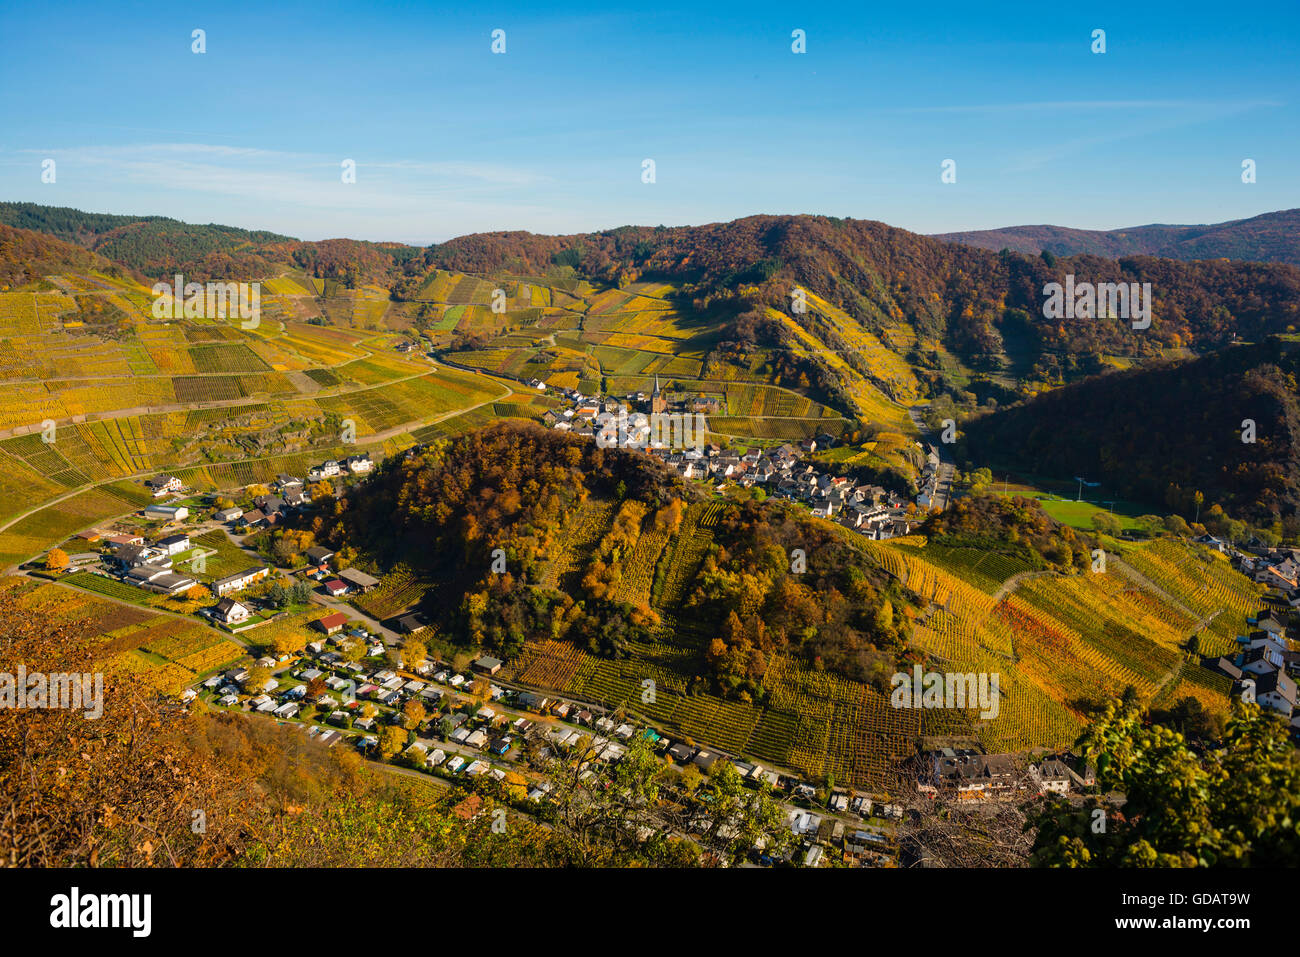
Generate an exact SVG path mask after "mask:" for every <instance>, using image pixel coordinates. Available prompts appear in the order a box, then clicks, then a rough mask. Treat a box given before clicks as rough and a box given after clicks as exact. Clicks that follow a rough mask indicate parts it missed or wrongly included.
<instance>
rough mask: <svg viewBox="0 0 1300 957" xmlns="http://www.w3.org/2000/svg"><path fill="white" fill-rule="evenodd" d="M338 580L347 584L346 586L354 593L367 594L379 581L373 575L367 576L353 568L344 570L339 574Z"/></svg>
mask: <svg viewBox="0 0 1300 957" xmlns="http://www.w3.org/2000/svg"><path fill="white" fill-rule="evenodd" d="M339 578H340V579H342V580H343V581H345V582H347V584H348V586H349V587H350V588H352V589H353V590H354V591H359V592H363V593H364V592H368V591H370V589H372V588H374V587H375V586H376V585H378V584H379V579H378V578H376V577H375V576H373V575H367V574H366V573H365V572H363V571H358V570H357V569H355V568H345V569H343V571H341V572H339Z"/></svg>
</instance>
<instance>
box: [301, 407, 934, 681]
mask: <svg viewBox="0 0 1300 957" xmlns="http://www.w3.org/2000/svg"><path fill="white" fill-rule="evenodd" d="M698 495H699V493H698V492H694V491H692V490H690V489H688V488H686V487H685V486H683V485H682V483H681V482H680V480H679V479H677V478H676V477H675V476H674V475H673V474H672V473H670V472H668V471H666V470H665V469H664V467H663V466H662V465H660V464H658V463H657V462H654V461H653V460H651V459H650V458H649V457H647V456H644V455H637V454H634V453H629V452H622V451H617V450H604V449H600V448H598V447H597V446H596V445H595V443H593V442H591V441H589V440H583V439H581V438H578V437H576V436H567V435H564V434H562V433H557V432H554V431H550V430H546V429H542V428H540V427H537V426H533V425H523V424H515V423H498V424H496V425H494V426H491V427H489V428H487V429H483V430H480V431H478V432H472V433H469V434H467V435H464V436H460V437H458V438H455V439H452V440H450V441H445V442H440V443H438V444H436V445H434V446H431V447H429V448H427V449H425V450H424V451H422V452H420V453H416V454H414V455H411V456H409V457H407V458H405V459H401V460H396V459H395V460H389V462H387V463H385V465H384V466H383V467H382V468H381V469H380V470H379V471H378V472H377V473H376V474H375V476H374V477H373V478H372V479H371V480H370V481H368V482H366V483H365V484H364V485H362V486H360V487H359V488H358V489H357V490H355V491H352V492H349V493H348V496H347V498H345V499H343V500H342V501H340V502H338V503H335V504H334V506H333V507H328V506H327V507H326V508H325V509H323V510H321V511H322V512H323V514H321V515H319V517H315V518H313V519H312V520H311V525H310V528H309V529H307V528H304V529H301V530H294V529H290V530H288V531H283V532H280V533H279V534H296V533H297V532H298V531H308V530H310V532H311V533H312V536H313V540H314V541H317V542H323V543H326V544H328V545H329V546H331V547H332V548H334V549H336V550H338V551H339V552H340V553H341V554H344V555H346V556H349V557H351V556H353V555H355V556H356V557H357V559H358V561H359V562H360V563H361V564H362V565H364V566H366V567H369V568H371V569H372V570H374V571H375V572H376V573H378V574H386V573H390V572H391V571H392V570H393V569H394V568H399V567H401V568H405V569H407V570H408V571H409V574H410V576H411V577H412V578H413V579H414V580H416V581H419V582H426V583H427V584H428V590H427V592H426V593H425V597H424V600H423V603H422V606H421V607H422V610H423V612H424V613H425V614H426V616H427V617H428V619H429V620H430V621H431V622H432V623H433V624H434V626H435V628H436V629H437V630H438V632H439V633H441V634H442V635H444V636H446V637H447V638H448V639H449V640H451V641H453V642H456V643H463V644H465V645H466V646H467V647H470V648H472V647H477V646H480V645H481V646H485V647H487V648H490V649H493V650H494V651H495V652H496V653H498V654H500V655H501V656H502V657H506V658H512V657H514V656H515V655H517V654H518V653H519V652H520V651H521V649H522V648H523V645H524V642H525V641H526V640H527V639H528V638H536V637H537V636H550V637H553V638H556V639H562V640H565V641H568V642H571V643H572V644H574V645H575V646H577V647H578V648H580V649H583V650H585V651H590V652H593V653H596V654H600V655H602V656H605V657H615V658H617V657H627V656H630V655H634V654H637V653H638V652H637V650H636V649H637V648H641V649H644V648H645V647H646V645H647V643H648V642H657V643H658V644H659V645H661V646H665V645H666V646H672V648H673V651H674V653H675V654H679V655H685V656H687V658H688V659H693V661H694V664H693V665H692V668H691V674H692V675H699V676H706V677H707V679H708V681H709V683H710V686H711V690H714V691H716V692H719V693H722V694H724V695H732V694H739V693H740V692H741V691H744V692H746V693H748V694H749V695H750V696H751V697H755V698H756V697H759V696H761V695H762V693H763V692H762V690H761V679H762V676H763V674H764V671H765V669H766V666H767V662H768V661H769V660H770V659H771V656H772V655H774V654H782V655H787V656H795V657H797V658H800V659H803V660H804V661H805V662H806V663H807V664H809V665H812V664H813V663H814V662H817V663H819V665H820V666H822V667H825V668H827V669H828V670H832V671H836V672H839V673H841V674H843V675H845V676H848V677H852V678H855V679H858V680H864V681H870V680H875V681H877V682H880V683H882V684H883V683H884V682H885V681H886V680H887V675H888V674H890V673H892V672H891V670H890V669H892V667H893V664H894V661H895V659H896V656H897V655H898V654H900V653H901V652H902V650H903V647H904V644H905V641H906V637H907V634H908V630H909V625H908V619H907V618H906V616H905V614H904V611H905V610H906V609H907V608H908V607H909V598H908V596H907V595H906V594H905V593H904V591H903V589H902V587H901V586H900V585H899V584H898V583H897V582H895V581H894V580H893V579H892V578H890V577H889V576H888V575H887V574H886V573H885V572H884V571H883V570H882V569H881V568H879V567H878V566H877V565H876V564H875V563H874V562H872V561H871V560H869V559H868V558H867V556H866V554H865V553H864V552H863V551H862V550H860V549H858V548H856V547H854V546H853V545H851V544H850V543H849V542H848V541H846V540H845V537H844V536H843V535H842V534H840V533H839V532H837V531H836V530H835V529H833V528H832V527H831V526H829V525H826V524H825V523H820V522H816V521H814V520H813V519H811V518H810V517H808V516H807V515H806V514H801V513H799V512H796V511H795V510H794V509H792V508H790V507H786V506H781V505H776V504H763V505H760V504H758V503H734V504H725V505H724V504H722V503H715V504H713V505H709V504H704V503H698V504H697V503H695V502H694V500H695V499H697V498H698ZM701 510H708V511H709V512H710V515H711V517H710V518H709V519H708V521H707V524H706V523H705V522H704V521H703V516H702V514H701ZM796 548H798V549H801V552H802V554H801V557H799V558H798V560H797V561H794V560H792V557H791V556H792V555H793V554H794V549H796ZM498 550H499V551H498ZM895 609H897V611H898V614H897V615H895Z"/></svg>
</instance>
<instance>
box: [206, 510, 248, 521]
mask: <svg viewBox="0 0 1300 957" xmlns="http://www.w3.org/2000/svg"><path fill="white" fill-rule="evenodd" d="M243 514H244V510H243V509H242V508H239V507H238V506H232V507H231V508H223V509H219V510H218V511H216V512H213V513H212V517H213V518H214V519H215V520H216V521H218V522H233V521H234V520H235V519H237V518H239V517H241V516H242V515H243Z"/></svg>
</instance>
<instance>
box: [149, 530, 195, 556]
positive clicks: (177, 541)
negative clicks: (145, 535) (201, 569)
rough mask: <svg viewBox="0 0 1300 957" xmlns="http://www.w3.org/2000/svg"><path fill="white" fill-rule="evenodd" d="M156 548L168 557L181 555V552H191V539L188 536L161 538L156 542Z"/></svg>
mask: <svg viewBox="0 0 1300 957" xmlns="http://www.w3.org/2000/svg"><path fill="white" fill-rule="evenodd" d="M154 547H155V548H157V549H158V550H159V551H161V552H163V553H164V554H167V555H179V554H180V553H181V552H186V551H189V549H190V537H189V536H188V535H168V536H167V537H166V538H160V539H158V541H156V542H154Z"/></svg>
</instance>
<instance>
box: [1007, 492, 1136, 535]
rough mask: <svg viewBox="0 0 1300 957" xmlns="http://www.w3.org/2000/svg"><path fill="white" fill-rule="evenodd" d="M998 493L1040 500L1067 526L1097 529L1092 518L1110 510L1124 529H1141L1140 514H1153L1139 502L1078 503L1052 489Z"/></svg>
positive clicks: (1044, 508)
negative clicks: (1052, 491) (1139, 523)
mask: <svg viewBox="0 0 1300 957" xmlns="http://www.w3.org/2000/svg"><path fill="white" fill-rule="evenodd" d="M992 491H994V492H995V493H996V494H998V495H1006V496H1007V497H1009V498H1013V497H1015V496H1017V495H1020V496H1023V497H1025V498H1032V499H1034V500H1036V501H1037V502H1038V503H1039V504H1040V505H1041V506H1042V508H1043V511H1045V512H1046V513H1047V514H1048V515H1050V516H1052V518H1054V519H1056V520H1057V521H1058V522H1061V523H1062V524H1063V525H1069V526H1070V527H1071V528H1079V529H1084V530H1086V531H1091V530H1092V528H1093V524H1092V517H1093V516H1094V515H1096V514H1097V513H1098V512H1105V511H1109V512H1111V514H1113V515H1114V516H1115V517H1116V518H1117V519H1119V524H1120V528H1122V529H1125V530H1127V529H1130V528H1134V529H1135V528H1140V527H1141V526H1139V525H1138V523H1137V521H1136V519H1137V517H1138V516H1139V515H1150V514H1152V512H1151V509H1150V508H1149V507H1147V506H1144V505H1141V504H1140V503H1138V502H1126V501H1122V500H1120V501H1115V502H1111V501H1110V500H1109V499H1107V500H1106V501H1105V502H1104V503H1103V504H1100V505H1098V504H1095V503H1093V502H1088V501H1081V502H1076V501H1074V500H1073V499H1066V498H1062V497H1060V496H1059V495H1053V494H1052V493H1050V492H1024V491H1021V492H1017V491H1015V490H1011V491H1008V492H1003V491H1002V488H1001V486H994V487H992Z"/></svg>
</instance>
